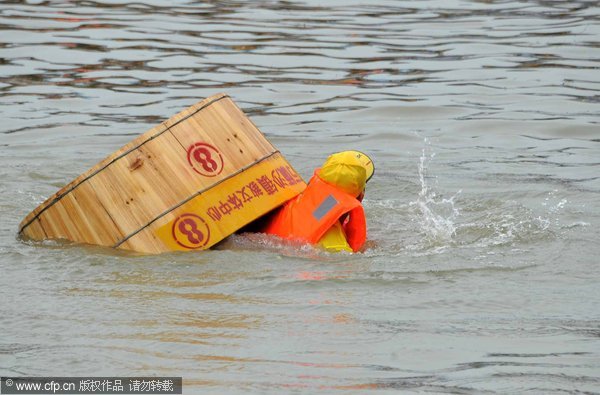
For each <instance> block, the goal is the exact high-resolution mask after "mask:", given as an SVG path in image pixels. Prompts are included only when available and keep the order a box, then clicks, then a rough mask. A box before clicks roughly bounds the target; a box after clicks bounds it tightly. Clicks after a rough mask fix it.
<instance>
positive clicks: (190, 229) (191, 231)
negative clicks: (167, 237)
mask: <svg viewBox="0 0 600 395" xmlns="http://www.w3.org/2000/svg"><path fill="white" fill-rule="evenodd" d="M179 231H180V232H181V233H183V234H184V235H186V236H187V238H188V241H189V242H190V243H192V244H200V243H201V242H202V240H204V235H203V234H202V232H200V230H199V229H198V228H197V225H196V221H194V220H193V219H191V218H185V219H183V220H181V222H179Z"/></svg>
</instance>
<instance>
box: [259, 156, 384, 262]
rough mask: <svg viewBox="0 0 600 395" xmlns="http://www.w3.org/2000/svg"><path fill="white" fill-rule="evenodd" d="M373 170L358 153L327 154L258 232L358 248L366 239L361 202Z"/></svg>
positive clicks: (336, 247) (341, 248)
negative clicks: (298, 192)
mask: <svg viewBox="0 0 600 395" xmlns="http://www.w3.org/2000/svg"><path fill="white" fill-rule="evenodd" d="M374 171H375V168H374V166H373V162H372V161H371V159H370V158H369V157H368V156H367V155H365V154H363V153H362V152H359V151H344V152H338V153H335V154H332V155H330V156H329V157H328V158H327V160H326V161H325V163H324V164H323V166H321V167H320V168H318V169H316V170H315V171H314V174H313V176H312V178H311V179H310V181H309V182H308V186H307V187H306V189H305V190H304V191H303V192H302V193H301V194H300V195H298V196H297V197H295V198H294V199H291V200H289V201H288V202H287V203H285V204H284V205H283V206H282V207H281V208H279V209H277V210H276V211H275V212H274V213H273V214H272V215H271V216H270V217H269V218H268V219H267V222H266V224H265V225H264V228H263V229H262V232H264V233H267V234H272V235H277V236H279V237H282V238H285V239H292V240H298V241H302V242H307V243H310V244H313V245H319V246H321V247H323V248H325V249H327V250H329V251H349V252H358V251H360V250H361V249H362V248H363V247H364V244H365V242H366V240H367V221H366V218H365V211H364V209H363V206H362V203H361V202H362V199H363V197H364V194H365V184H366V183H367V181H368V180H369V179H370V178H371V177H372V176H373V173H374Z"/></svg>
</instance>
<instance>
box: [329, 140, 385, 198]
mask: <svg viewBox="0 0 600 395" xmlns="http://www.w3.org/2000/svg"><path fill="white" fill-rule="evenodd" d="M374 171H375V168H374V166H373V162H372V161H371V159H370V158H369V157H368V156H367V155H365V154H363V153H362V152H359V151H343V152H338V153H335V154H332V155H330V156H329V158H327V160H326V161H325V163H323V166H321V170H319V173H318V175H319V178H321V179H322V180H323V181H325V182H327V183H329V184H332V185H335V186H337V187H338V188H340V189H342V190H344V191H345V192H347V193H349V194H351V195H353V196H358V195H360V194H361V192H363V191H364V189H365V184H366V183H367V181H368V180H369V178H371V177H372V176H373V172H374Z"/></svg>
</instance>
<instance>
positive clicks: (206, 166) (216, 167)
mask: <svg viewBox="0 0 600 395" xmlns="http://www.w3.org/2000/svg"><path fill="white" fill-rule="evenodd" d="M187 159H188V162H189V164H190V165H191V166H192V168H193V169H194V171H195V172H196V173H198V174H201V175H203V176H205V177H214V176H216V175H218V174H220V173H221V172H222V171H223V164H224V162H223V155H221V153H220V152H219V150H218V149H216V148H215V147H213V146H212V145H210V144H207V143H194V144H192V145H191V146H190V147H189V148H188V150H187Z"/></svg>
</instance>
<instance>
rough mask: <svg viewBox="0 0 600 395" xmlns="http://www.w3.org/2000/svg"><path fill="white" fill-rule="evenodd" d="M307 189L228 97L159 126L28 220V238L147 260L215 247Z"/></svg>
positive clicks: (213, 99)
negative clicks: (62, 241)
mask: <svg viewBox="0 0 600 395" xmlns="http://www.w3.org/2000/svg"><path fill="white" fill-rule="evenodd" d="M305 187H306V184H305V183H304V181H303V180H302V178H301V177H300V176H299V175H298V174H297V173H296V171H295V170H294V169H293V168H292V166H290V164H289V163H288V162H287V161H286V160H285V159H284V157H283V156H282V155H281V153H279V151H277V150H276V149H275V148H274V147H273V145H271V143H269V142H268V141H267V139H266V138H265V137H264V136H263V134H262V133H261V132H260V131H259V130H258V128H257V127H256V126H255V125H254V124H253V123H252V122H251V121H250V120H249V119H248V118H247V117H246V116H245V115H244V113H243V112H242V111H241V110H240V109H239V108H238V107H237V106H236V105H235V104H234V103H233V101H232V100H231V99H230V98H229V97H228V96H227V95H224V94H219V95H216V96H212V97H210V98H208V99H206V100H203V101H201V102H199V103H197V104H195V105H193V106H191V107H189V108H187V109H185V110H183V111H181V112H180V113H178V114H176V115H174V116H173V117H171V118H169V119H168V120H166V121H164V122H162V123H161V124H160V125H158V126H156V127H154V128H153V129H151V130H149V131H147V132H146V133H144V134H143V135H141V136H139V137H138V138H136V139H135V140H133V141H131V142H130V143H129V144H127V145H125V146H124V147H122V148H121V149H119V150H118V151H116V152H114V153H113V154H112V155H110V156H108V157H107V158H106V159H104V160H102V161H101V162H100V163H98V164H96V165H95V166H94V167H92V168H91V169H90V170H88V171H87V172H85V173H83V174H82V175H80V176H79V177H77V178H76V179H75V180H73V181H72V182H71V183H69V184H68V185H67V186H65V187H64V188H62V189H61V190H60V191H58V192H57V193H55V194H54V195H53V196H51V197H50V198H48V199H47V200H46V201H45V202H44V203H42V204H41V205H40V206H39V207H37V208H36V209H35V210H33V211H32V212H31V213H30V214H29V215H27V217H25V219H24V220H23V221H22V222H21V225H20V230H19V234H20V235H21V236H22V237H23V238H25V239H33V240H44V239H66V240H70V241H74V242H79V243H88V244H97V245H102V246H111V247H115V248H120V249H125V250H133V251H138V252H143V253H151V254H152V253H161V252H166V251H188V250H201V249H206V248H209V247H210V246H212V245H214V244H215V243H217V242H219V241H221V240H222V239H224V238H225V237H227V236H229V235H231V234H232V233H234V232H235V231H236V230H238V229H240V228H241V227H243V226H245V225H246V224H248V223H250V222H251V221H253V220H255V219H257V218H259V217H260V216H262V215H264V214H265V213H267V212H268V211H270V210H272V209H274V208H276V207H277V206H279V205H281V204H282V203H284V202H285V201H286V200H288V199H291V198H293V197H294V196H296V195H298V194H299V193H300V192H301V191H303V190H304V188H305Z"/></svg>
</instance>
